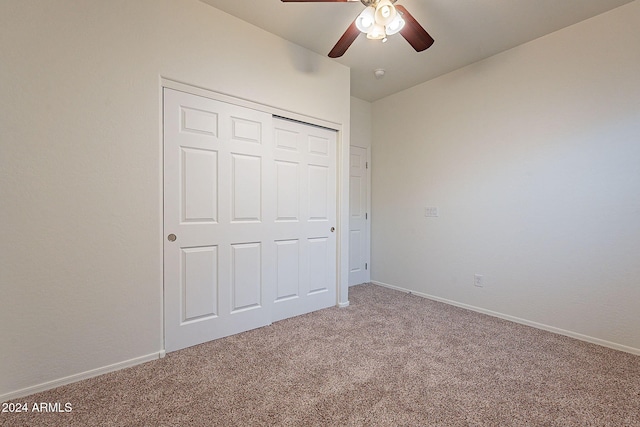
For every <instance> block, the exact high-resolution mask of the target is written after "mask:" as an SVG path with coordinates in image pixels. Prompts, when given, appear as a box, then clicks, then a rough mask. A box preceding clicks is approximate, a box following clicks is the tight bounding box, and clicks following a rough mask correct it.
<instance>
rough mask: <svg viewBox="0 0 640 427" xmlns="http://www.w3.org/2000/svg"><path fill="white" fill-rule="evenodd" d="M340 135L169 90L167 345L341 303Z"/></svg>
mask: <svg viewBox="0 0 640 427" xmlns="http://www.w3.org/2000/svg"><path fill="white" fill-rule="evenodd" d="M335 225H336V132H334V131H330V130H327V129H324V128H318V127H314V126H310V125H303V124H300V123H294V122H289V121H285V120H280V119H274V118H272V116H271V115H270V114H267V113H264V112H260V111H256V110H252V109H249V108H244V107H239V106H235V105H232V104H228V103H225V102H220V101H216V100H212V99H209V98H205V97H201V96H196V95H191V94H187V93H184V92H179V91H176V90H172V89H165V90H164V301H165V302H164V305H165V307H164V308H165V313H164V318H165V349H166V350H167V351H174V350H178V349H181V348H184V347H188V346H191V345H195V344H200V343H203V342H206V341H210V340H213V339H216V338H221V337H224V336H228V335H231V334H235V333H239V332H243V331H246V330H249V329H253V328H257V327H260V326H264V325H268V324H270V323H271V322H272V321H275V320H279V319H283V318H286V317H291V316H295V315H298V314H302V313H307V312H310V311H313V310H318V309H321V308H325V307H329V306H332V305H335V304H336V288H337V279H336V233H335V232H334V231H333V227H335Z"/></svg>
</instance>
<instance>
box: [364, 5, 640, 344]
mask: <svg viewBox="0 0 640 427" xmlns="http://www.w3.org/2000/svg"><path fill="white" fill-rule="evenodd" d="M638 22H640V1H635V2H632V3H630V4H628V5H625V6H622V7H620V8H618V9H615V10H613V11H611V12H608V13H606V14H603V15H600V16H597V17H595V18H593V19H590V20H587V21H584V22H582V23H579V24H577V25H574V26H572V27H569V28H566V29H563V30H560V31H558V32H556V33H553V34H550V35H548V36H545V37H542V38H540V39H537V40H534V41H532V42H530V43H527V44H524V45H522V46H519V47H516V48H514V49H511V50H509V51H507V52H504V53H502V54H499V55H496V56H494V57H491V58H489V59H487V60H485V61H482V62H478V63H476V64H473V65H471V66H468V67H466V68H463V69H460V70H458V71H455V72H452V73H450V74H447V75H444V76H442V77H440V78H437V79H435V80H432V81H430V82H427V83H424V84H422V85H419V86H417V87H414V88H412V89H410V90H407V91H404V92H401V93H399V94H396V95H393V96H390V97H388V98H385V99H383V100H380V101H377V102H375V103H374V104H373V123H374V125H373V126H374V132H373V135H374V142H373V166H374V167H373V216H372V218H373V225H372V227H373V235H372V253H373V254H372V267H373V270H372V279H373V280H375V281H378V282H381V283H386V284H389V285H392V286H397V287H401V288H405V289H409V290H413V291H415V292H421V293H423V294H427V295H431V296H434V297H437V298H442V299H447V300H450V301H453V302H456V303H459V304H467V305H470V306H473V307H477V308H480V309H483V310H490V311H494V312H497V313H501V314H503V315H507V316H513V317H515V318H519V319H522V320H525V321H528V322H537V323H539V324H542V325H547V326H549V327H551V328H558V329H561V330H564V331H568V332H570V333H572V334H582V335H584V336H586V337H589V338H593V339H594V340H595V341H598V340H602V341H606V342H608V344H611V345H613V346H620V347H621V348H624V347H625V346H626V347H627V348H626V349H627V350H631V351H636V352H640V316H639V315H638V313H640V262H638V260H640V220H639V218H640V167H639V165H640V79H639V77H638V76H640V49H638V46H640V32H639V31H638ZM426 206H437V207H439V210H440V216H439V217H438V218H426V217H425V216H424V208H425V207H426ZM474 274H481V275H484V278H485V282H486V283H485V286H484V287H482V288H479V287H474V286H473V277H474ZM470 327H472V325H470ZM634 349H635V350H634Z"/></svg>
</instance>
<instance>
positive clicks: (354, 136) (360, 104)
mask: <svg viewBox="0 0 640 427" xmlns="http://www.w3.org/2000/svg"><path fill="white" fill-rule="evenodd" d="M371 108H372V105H371V103H370V102H368V101H363V100H362V99H360V98H356V97H353V96H352V97H351V145H356V146H358V147H362V148H370V147H371V141H372V139H373V137H372V134H371V132H372V130H373V129H372V128H373V123H372V122H371V119H372V116H371V114H372V110H371Z"/></svg>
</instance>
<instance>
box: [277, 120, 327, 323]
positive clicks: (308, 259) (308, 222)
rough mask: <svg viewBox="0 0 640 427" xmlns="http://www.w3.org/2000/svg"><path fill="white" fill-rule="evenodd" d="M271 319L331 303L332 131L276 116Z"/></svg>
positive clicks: (306, 311) (301, 312)
mask: <svg viewBox="0 0 640 427" xmlns="http://www.w3.org/2000/svg"><path fill="white" fill-rule="evenodd" d="M274 146H275V152H274V158H275V169H276V172H275V173H276V218H275V222H274V224H273V230H274V234H275V248H276V264H275V265H276V292H275V299H274V303H275V304H274V308H273V313H274V315H273V316H274V320H279V319H284V318H287V317H291V316H296V315H299V314H303V313H308V312H311V311H314V310H319V309H321V308H326V307H329V306H332V305H335V304H336V302H337V300H336V287H337V286H336V284H337V278H336V262H337V261H336V233H335V225H336V132H335V131H332V130H328V129H325V128H320V127H317V126H311V125H307V124H303V123H298V122H293V121H290V120H284V119H279V118H274Z"/></svg>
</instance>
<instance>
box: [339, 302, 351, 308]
mask: <svg viewBox="0 0 640 427" xmlns="http://www.w3.org/2000/svg"><path fill="white" fill-rule="evenodd" d="M338 307H339V308H345V307H349V301H347V302H339V303H338Z"/></svg>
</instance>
